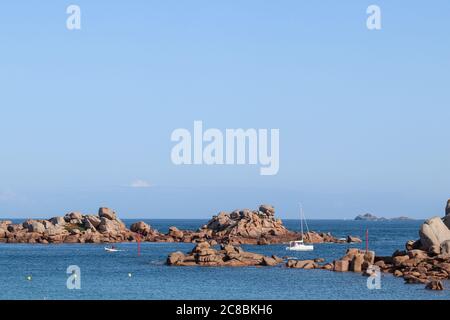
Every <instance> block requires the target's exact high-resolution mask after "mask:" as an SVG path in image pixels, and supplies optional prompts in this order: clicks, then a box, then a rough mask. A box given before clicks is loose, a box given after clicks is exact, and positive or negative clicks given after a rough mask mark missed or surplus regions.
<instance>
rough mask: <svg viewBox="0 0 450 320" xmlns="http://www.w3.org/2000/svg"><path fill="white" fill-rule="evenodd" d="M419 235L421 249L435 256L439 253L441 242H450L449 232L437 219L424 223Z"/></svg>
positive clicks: (439, 219)
mask: <svg viewBox="0 0 450 320" xmlns="http://www.w3.org/2000/svg"><path fill="white" fill-rule="evenodd" d="M419 235H420V242H421V244H422V247H423V249H424V250H426V251H429V252H432V253H435V254H438V253H439V252H438V251H440V247H441V244H442V243H443V242H445V241H447V240H450V230H449V229H448V228H447V226H446V225H445V224H444V222H443V221H442V220H441V218H439V217H434V218H431V219H428V220H427V221H425V222H424V223H423V224H422V226H421V228H420V231H419Z"/></svg>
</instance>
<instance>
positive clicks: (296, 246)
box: [286, 206, 314, 251]
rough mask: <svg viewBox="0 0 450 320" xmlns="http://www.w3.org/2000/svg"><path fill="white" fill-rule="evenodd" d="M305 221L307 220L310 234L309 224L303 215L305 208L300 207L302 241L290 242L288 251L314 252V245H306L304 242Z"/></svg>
mask: <svg viewBox="0 0 450 320" xmlns="http://www.w3.org/2000/svg"><path fill="white" fill-rule="evenodd" d="M303 220H305V225H306V230H307V231H308V232H309V228H308V223H307V222H306V219H305V215H304V213H303V207H302V206H300V225H301V231H302V239H301V240H297V241H290V242H289V247H286V250H290V251H313V250H314V246H313V245H312V244H305V243H304V241H303Z"/></svg>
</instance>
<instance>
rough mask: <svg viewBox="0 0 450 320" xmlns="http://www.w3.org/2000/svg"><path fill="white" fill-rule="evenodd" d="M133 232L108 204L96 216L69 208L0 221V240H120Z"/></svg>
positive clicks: (67, 241)
mask: <svg viewBox="0 0 450 320" xmlns="http://www.w3.org/2000/svg"><path fill="white" fill-rule="evenodd" d="M136 236H137V235H136V233H134V232H132V231H130V230H128V229H127V228H126V227H125V225H124V224H123V222H122V221H120V219H118V218H117V216H116V214H115V213H114V211H112V210H110V209H108V208H100V210H99V215H98V216H94V215H83V214H82V213H80V212H70V213H68V214H66V215H64V216H63V217H53V218H51V219H48V220H26V221H25V222H23V223H22V224H12V223H11V222H8V223H3V224H0V242H6V243H43V244H46V243H63V242H64V243H85V242H89V243H100V242H122V241H135V240H136Z"/></svg>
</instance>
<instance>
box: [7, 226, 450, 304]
mask: <svg viewBox="0 0 450 320" xmlns="http://www.w3.org/2000/svg"><path fill="white" fill-rule="evenodd" d="M135 221H138V220H124V222H125V223H126V224H127V225H130V224H131V223H133V222H135ZM144 221H146V222H147V223H149V224H150V225H151V226H152V227H154V228H155V229H158V230H159V231H162V232H165V231H167V230H168V228H169V227H170V226H176V227H178V228H179V229H194V230H195V229H198V228H199V227H200V226H201V225H203V224H205V222H206V220H152V219H150V220H145V219H144ZM308 223H309V229H310V230H314V231H319V232H331V233H332V234H333V235H334V236H337V237H345V236H347V235H354V236H359V237H360V238H361V239H365V235H366V230H368V234H369V248H370V250H374V251H375V252H376V254H377V255H379V256H382V255H391V254H392V253H393V252H394V251H395V250H397V249H404V244H405V243H406V241H408V240H411V239H417V238H418V230H419V227H420V225H421V223H422V221H418V220H414V221H354V220H347V221H346V220H309V221H308ZM284 224H285V226H286V227H287V228H289V229H291V230H298V229H299V227H300V222H299V221H297V220H284ZM365 245H366V244H365V243H362V244H331V243H324V244H316V245H315V249H314V251H312V252H292V251H286V248H285V247H286V246H285V245H282V244H279V245H278V244H277V245H268V246H254V245H244V246H243V248H244V249H245V250H246V251H252V252H257V253H262V254H265V255H273V254H275V255H277V256H280V257H289V258H294V259H314V258H324V259H326V260H327V261H333V260H334V259H338V258H340V257H342V256H343V255H344V254H345V251H346V249H347V248H355V247H359V248H365ZM104 247H105V245H104V244H53V245H52V244H51V245H41V244H0V299H8V300H9V299H13V300H23V299H33V300H73V299H76V300H79V299H120V300H142V299H150V300H153V299H169V300H203V299H218V300H227V299H238V300H239V299H252V300H281V299H283V300H340V299H346V300H347V299H351V300H359V299H364V300H367V299H370V300H379V299H381V300H429V299H440V300H442V299H450V290H449V288H450V283H449V282H448V281H446V282H445V283H444V286H445V288H446V289H445V290H444V291H439V292H438V291H429V290H425V289H424V285H414V284H405V283H404V281H403V279H402V278H395V277H393V276H392V275H391V274H382V277H381V279H380V286H379V288H378V289H373V286H369V287H368V286H367V279H368V278H366V277H364V276H362V275H361V274H357V273H351V272H348V273H338V272H331V271H326V270H300V269H288V268H286V267H284V266H283V265H279V266H276V267H243V268H226V267H169V266H166V265H165V261H166V258H167V256H168V254H169V253H171V252H174V251H182V252H188V251H190V250H191V249H192V248H193V247H194V245H193V244H186V243H141V245H140V255H138V244H137V243H121V244H116V247H117V248H118V249H120V250H122V251H119V252H115V253H108V252H106V251H105V250H104ZM70 266H77V268H79V271H80V273H79V277H78V278H77V279H76V280H77V281H79V282H78V283H79V289H73V288H72V289H70V287H71V286H69V288H68V286H67V282H68V278H69V277H71V276H72V274H71V273H70V269H69V273H67V271H68V268H69V267H70ZM72 280H73V278H72Z"/></svg>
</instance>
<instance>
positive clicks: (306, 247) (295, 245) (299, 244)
mask: <svg viewBox="0 0 450 320" xmlns="http://www.w3.org/2000/svg"><path fill="white" fill-rule="evenodd" d="M286 250H291V251H313V250H314V246H313V245H310V244H305V243H304V242H303V240H298V241H291V242H289V247H286Z"/></svg>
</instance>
